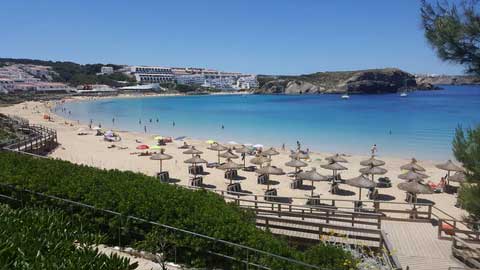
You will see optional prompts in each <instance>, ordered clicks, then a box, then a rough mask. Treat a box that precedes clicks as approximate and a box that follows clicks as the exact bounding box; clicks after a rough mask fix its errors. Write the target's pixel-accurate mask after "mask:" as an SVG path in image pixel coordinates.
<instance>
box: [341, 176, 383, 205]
mask: <svg viewBox="0 0 480 270" xmlns="http://www.w3.org/2000/svg"><path fill="white" fill-rule="evenodd" d="M345 184H347V185H349V186H352V187H358V190H359V192H358V200H361V199H362V188H374V187H375V186H376V184H375V182H374V181H373V180H370V179H368V178H367V177H366V176H365V175H364V174H362V175H360V176H357V177H354V178H351V179H347V180H346V181H345Z"/></svg>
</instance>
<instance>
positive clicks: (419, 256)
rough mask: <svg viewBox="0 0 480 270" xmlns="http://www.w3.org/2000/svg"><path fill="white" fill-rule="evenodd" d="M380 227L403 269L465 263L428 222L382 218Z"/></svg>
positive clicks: (442, 268) (428, 269)
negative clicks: (453, 252)
mask: <svg viewBox="0 0 480 270" xmlns="http://www.w3.org/2000/svg"><path fill="white" fill-rule="evenodd" d="M382 229H383V230H384V231H385V233H386V234H387V236H388V239H389V240H390V242H391V243H392V244H393V246H394V248H395V250H394V253H395V255H396V256H397V258H398V259H399V261H400V263H401V264H402V267H403V269H406V268H407V267H409V269H411V270H432V269H435V270H436V269H438V270H448V269H449V267H460V268H464V267H465V266H464V265H463V264H462V263H461V262H460V261H458V260H457V259H455V258H454V257H453V256H452V241H450V240H440V239H438V237H437V233H438V228H437V227H436V226H433V225H432V224H431V223H420V222H401V221H382Z"/></svg>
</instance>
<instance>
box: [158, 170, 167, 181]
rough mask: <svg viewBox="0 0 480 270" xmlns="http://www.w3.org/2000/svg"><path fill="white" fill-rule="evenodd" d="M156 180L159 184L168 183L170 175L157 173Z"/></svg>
mask: <svg viewBox="0 0 480 270" xmlns="http://www.w3.org/2000/svg"><path fill="white" fill-rule="evenodd" d="M157 178H158V179H159V180H160V182H164V183H168V182H169V181H170V175H169V174H168V172H159V173H157Z"/></svg>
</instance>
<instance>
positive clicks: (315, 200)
mask: <svg viewBox="0 0 480 270" xmlns="http://www.w3.org/2000/svg"><path fill="white" fill-rule="evenodd" d="M306 196H307V202H306V203H305V204H306V205H320V204H321V203H320V195H318V194H314V195H313V196H310V194H307V195H306Z"/></svg>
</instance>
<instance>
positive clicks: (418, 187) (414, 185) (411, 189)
mask: <svg viewBox="0 0 480 270" xmlns="http://www.w3.org/2000/svg"><path fill="white" fill-rule="evenodd" d="M397 187H398V188H399V189H400V190H403V191H406V192H408V193H411V194H413V196H414V203H416V202H417V194H432V193H433V190H432V189H431V188H430V187H429V186H427V185H423V184H420V183H419V182H417V181H410V182H403V183H400V184H398V185H397Z"/></svg>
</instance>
